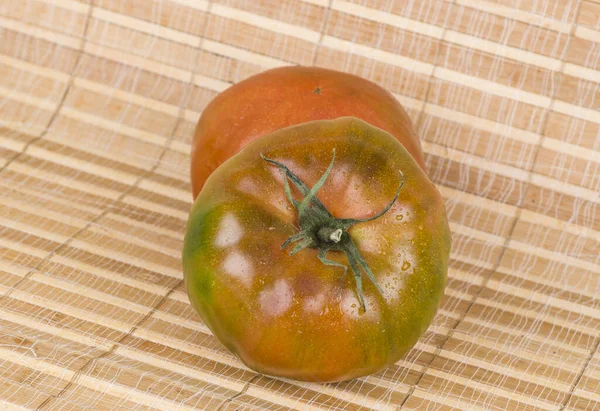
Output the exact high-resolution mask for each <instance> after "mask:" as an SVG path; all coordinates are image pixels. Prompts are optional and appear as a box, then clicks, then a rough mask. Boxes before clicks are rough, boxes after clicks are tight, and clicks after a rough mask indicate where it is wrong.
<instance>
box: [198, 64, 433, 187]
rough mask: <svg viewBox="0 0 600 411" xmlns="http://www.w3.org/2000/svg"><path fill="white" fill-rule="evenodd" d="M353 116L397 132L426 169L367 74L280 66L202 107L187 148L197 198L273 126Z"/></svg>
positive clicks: (402, 120) (395, 106)
mask: <svg viewBox="0 0 600 411" xmlns="http://www.w3.org/2000/svg"><path fill="white" fill-rule="evenodd" d="M344 116H352V117H357V118H360V119H362V120H364V121H366V122H367V123H369V124H371V125H373V126H375V127H379V128H381V129H383V130H385V131H387V132H389V133H390V134H392V135H393V136H394V137H396V138H397V139H398V140H399V141H400V142H401V143H402V144H403V145H404V147H405V148H406V149H407V150H408V152H409V153H410V154H411V155H412V156H413V158H414V159H415V161H416V162H417V163H418V164H419V165H420V166H421V167H422V168H423V169H425V162H424V161H423V152H422V151H421V146H420V143H419V139H418V137H417V136H416V134H415V133H414V131H413V129H412V125H411V122H410V119H409V117H408V115H407V114H406V112H405V111H404V109H403V108H402V106H401V105H400V104H399V103H398V101H396V99H395V98H394V96H392V95H391V94H390V93H389V92H388V91H386V90H384V89H383V88H381V87H380V86H378V85H377V84H375V83H372V82H370V81H368V80H366V79H363V78H360V77H357V76H353V75H351V74H346V73H340V72H338V71H333V70H326V69H322V68H317V67H281V68H276V69H272V70H268V71H265V72H263V73H260V74H257V75H255V76H252V77H250V78H248V79H246V80H244V81H242V82H240V83H237V84H236V85H234V86H232V87H230V88H229V89H227V90H225V91H223V92H222V93H220V94H219V95H217V96H216V97H215V98H214V99H213V100H212V101H211V102H210V104H209V105H208V106H207V107H206V109H205V110H204V111H203V113H202V116H201V118H200V121H199V122H198V125H197V127H196V132H195V135H194V141H193V148H192V163H191V180H192V191H193V196H194V198H196V196H197V195H198V193H199V192H200V190H201V189H202V186H203V185H204V182H205V181H206V179H207V178H208V176H210V174H211V173H212V172H213V171H214V170H215V169H216V168H217V167H218V166H219V165H221V164H222V163H223V162H224V161H226V160H227V159H228V158H230V157H231V156H233V155H234V154H235V153H237V152H238V151H239V150H240V149H241V148H242V147H244V146H245V145H246V144H248V143H249V142H251V141H254V140H256V139H257V138H259V137H261V136H263V135H265V134H268V133H271V132H273V131H276V130H279V129H282V128H285V127H289V126H293V125H295V124H301V123H305V122H307V121H313V120H328V119H336V118H338V117H344Z"/></svg>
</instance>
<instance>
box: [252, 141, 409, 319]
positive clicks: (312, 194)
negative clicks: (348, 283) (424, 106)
mask: <svg viewBox="0 0 600 411" xmlns="http://www.w3.org/2000/svg"><path fill="white" fill-rule="evenodd" d="M260 156H261V157H262V159H263V160H265V161H268V162H269V163H271V164H273V165H275V166H277V167H278V168H279V170H280V171H281V174H282V175H283V180H284V191H285V195H286V197H287V199H288V200H289V202H290V203H291V204H292V206H294V208H295V209H296V210H298V225H299V227H300V231H299V232H297V233H295V234H293V235H292V236H290V237H289V238H288V239H287V240H285V242H284V243H283V244H282V245H281V248H282V249H283V248H285V247H287V246H288V245H290V244H293V243H297V244H296V245H295V246H294V248H293V249H292V251H291V252H290V255H294V254H296V253H297V252H299V251H300V250H303V249H305V248H313V249H318V250H319V260H320V261H321V262H322V263H323V264H325V265H331V266H336V267H342V268H343V269H344V275H345V274H346V271H347V270H348V267H346V266H345V265H343V264H340V263H337V262H335V261H332V260H329V259H327V257H326V255H327V252H328V251H342V252H344V254H346V258H347V259H348V263H349V264H350V268H351V269H352V273H353V274H354V279H355V282H356V290H357V294H358V299H359V301H360V305H361V307H362V309H363V311H365V312H366V311H367V309H366V306H365V301H364V295H363V289H362V276H361V272H360V269H361V268H362V270H363V271H364V272H365V274H366V275H367V277H369V279H370V280H371V282H372V283H373V285H374V286H375V288H376V289H377V291H378V292H379V293H380V294H382V295H383V291H382V290H381V287H379V284H377V279H376V278H375V275H374V274H373V272H372V271H371V268H370V267H369V265H368V264H367V263H366V262H365V260H364V258H363V257H362V255H361V254H360V252H359V250H358V248H357V247H356V244H355V243H354V241H353V240H352V238H351V237H350V234H349V233H348V229H349V228H350V227H352V226H353V225H354V224H357V223H364V222H367V221H372V220H375V219H377V218H379V217H381V216H382V215H384V214H385V213H387V212H388V211H389V209H390V208H392V205H393V204H394V202H395V201H396V200H397V199H398V196H399V195H400V190H401V189H402V186H403V185H404V174H403V173H402V172H401V171H400V175H401V177H402V181H401V182H400V185H399V186H398V190H397V191H396V195H395V196H394V198H393V199H392V201H391V202H390V203H389V204H388V205H387V206H386V207H385V208H384V209H383V210H381V211H380V212H379V213H377V214H375V215H374V216H372V217H369V218H363V219H355V218H335V217H334V216H333V215H332V214H331V213H330V212H329V210H327V207H325V205H323V203H322V202H321V201H320V200H319V198H318V197H317V195H316V194H317V192H318V191H319V189H320V188H321V187H322V186H323V184H325V181H326V180H327V177H328V176H329V173H330V172H331V169H332V168H333V163H334V161H335V149H333V157H332V159H331V162H330V163H329V167H327V170H325V173H323V175H322V176H321V178H320V179H319V181H318V182H317V183H316V184H315V185H314V186H313V187H312V188H311V189H309V188H308V186H307V185H306V184H305V183H304V182H303V181H302V180H301V179H300V178H299V177H298V176H296V175H295V174H294V173H293V172H292V171H290V169H289V168H287V166H285V165H284V164H282V163H280V162H278V161H275V160H272V159H269V158H266V157H265V156H263V154H262V153H261V154H260ZM288 179H289V180H290V181H291V182H292V183H293V184H294V186H295V187H296V188H297V189H298V190H299V191H300V193H302V195H303V196H304V198H303V199H302V201H300V202H298V201H297V200H295V199H294V198H293V197H292V191H291V189H290V185H289V182H288ZM342 278H343V277H342Z"/></svg>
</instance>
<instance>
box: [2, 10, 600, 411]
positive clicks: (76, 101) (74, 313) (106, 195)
mask: <svg viewBox="0 0 600 411" xmlns="http://www.w3.org/2000/svg"><path fill="white" fill-rule="evenodd" d="M293 64H304V65H311V64H315V65H318V66H324V67H330V68H335V69H338V70H344V71H348V72H352V73H355V74H358V75H361V76H364V77H367V78H369V79H372V80H374V81H376V82H377V83H379V84H381V85H382V86H384V87H385V88H387V89H388V90H390V91H392V92H393V93H394V94H395V95H396V96H397V98H398V99H399V100H400V101H401V102H402V103H403V104H404V105H405V107H406V108H407V110H408V111H409V114H410V115H411V117H412V119H413V121H414V124H415V127H416V129H417V130H418V133H419V135H420V136H421V137H422V139H423V145H424V149H425V152H426V160H427V166H428V168H429V170H430V174H431V177H432V179H433V180H434V182H435V183H436V185H437V186H438V187H439V189H440V191H441V193H442V194H443V195H444V197H445V198H446V206H447V209H448V213H449V218H450V220H451V228H452V230H453V233H454V234H453V235H454V245H453V252H452V261H451V268H450V272H449V276H450V280H449V285H448V288H447V293H446V298H445V300H444V303H443V306H442V308H441V310H440V311H439V314H438V316H437V317H436V319H435V322H434V324H433V325H432V326H431V327H430V328H429V330H428V331H427V333H426V334H425V336H424V337H423V338H422V339H421V341H420V342H419V343H418V344H417V345H416V346H415V348H414V349H413V350H412V352H411V353H410V354H409V355H408V356H407V357H406V358H405V359H404V360H402V361H400V362H399V363H397V364H396V365H394V366H392V367H391V368H389V369H388V370H386V371H385V372H382V373H380V374H378V375H373V376H369V377H367V378H362V379H359V380H354V381H350V382H345V383H340V384H329V385H318V384H306V383H298V382H293V381H284V380H277V379H272V378H267V377H264V376H261V375H258V374H256V373H254V372H252V371H249V370H248V369H246V368H245V367H243V366H242V365H241V363H240V362H239V361H238V360H237V359H236V358H234V357H233V356H232V355H231V354H230V353H228V352H227V351H226V350H225V349H224V348H223V347H222V346H221V345H220V344H219V343H218V342H217V341H216V340H215V338H214V337H213V336H212V335H211V334H210V332H209V331H208V330H207V328H206V327H205V326H204V325H203V324H202V322H201V321H200V319H199V317H198V316H197V315H196V314H195V313H194V311H193V310H192V309H191V308H190V306H189V305H188V302H187V297H186V295H185V293H184V289H183V285H182V273H181V267H180V249H181V246H182V236H183V230H184V226H185V222H186V219H187V212H188V210H189V207H190V205H191V195H190V188H189V183H188V164H189V155H188V153H189V151H190V140H191V136H192V131H193V127H194V125H195V122H196V121H197V119H198V117H199V115H200V113H201V112H202V110H203V108H204V107H205V106H206V104H207V103H208V102H209V101H210V100H211V99H212V98H213V97H214V96H215V95H216V94H217V93H218V92H219V91H221V90H223V89H225V88H227V87H228V86H230V85H231V84H233V83H235V82H238V81H240V80H242V79H244V78H247V77H248V76H250V75H252V74H255V73H257V72H260V71H262V70H264V69H267V68H271V67H277V66H281V65H293ZM599 108H600V2H599V1H598V0H583V1H578V0H543V1H542V0H485V1H483V0H478V1H475V0H453V1H441V0H439V1H438V0H428V1H395V2H388V1H385V0H353V1H352V2H347V1H338V0H304V1H297V2H295V1H291V0H265V1H243V0H227V1H226V0H223V1H220V0H219V1H206V0H168V1H167V0H154V1H151V0H93V1H92V0H79V1H78V0H0V408H2V409H3V408H9V409H12V408H13V407H14V408H16V407H17V406H22V407H26V408H41V409H73V410H80V409H91V410H103V409H107V410H108V409H132V410H138V409H139V410H142V409H163V410H174V409H192V408H199V409H207V410H216V409H221V410H265V409H269V410H288V409H296V410H304V409H320V410H357V409H369V408H373V409H377V410H397V409H400V408H401V407H403V408H404V409H419V410H451V409H460V410H467V409H468V410H480V409H486V410H505V409H506V410H525V409H527V410H561V411H562V410H588V411H592V410H600V351H599V349H598V346H599V343H600V257H599V255H600V194H599V192H600V154H599V152H600V111H599Z"/></svg>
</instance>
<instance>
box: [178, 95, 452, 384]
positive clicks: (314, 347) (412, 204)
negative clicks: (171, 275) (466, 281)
mask: <svg viewBox="0 0 600 411" xmlns="http://www.w3.org/2000/svg"><path fill="white" fill-rule="evenodd" d="M330 92H332V93H333V91H332V90H330ZM326 93H327V88H326V87H325V86H323V95H325V94H326ZM342 94H343V93H342ZM315 98H319V97H318V96H317V97H315ZM267 99H268V98H267ZM358 100H359V99H358V98H355V101H357V102H358ZM375 100H376V99H375ZM282 104H283V105H286V104H287V102H286V101H283V102H282ZM307 104H308V103H307ZM356 104H357V105H358V104H359V103H356ZM371 104H375V105H376V104H377V102H376V101H375V102H372V103H371ZM382 104H383V103H382ZM385 104H387V103H385ZM390 104H391V103H390ZM380 107H381V106H380ZM249 110H250V111H253V110H256V109H255V108H250V109H249ZM332 111H334V109H333V108H332ZM373 111H377V110H373ZM262 115H263V116H267V117H268V112H264V113H263V114H262ZM220 116H222V117H220V118H224V117H223V116H225V114H220ZM373 116H380V113H374V114H373ZM274 117H275V118H277V117H278V114H274ZM211 121H212V120H211V119H206V122H208V123H210V122H211ZM402 121H403V120H401V121H400V123H402ZM201 122H202V121H201ZM257 122H258V123H263V122H266V120H265V121H261V120H256V119H254V120H252V123H253V124H254V123H257ZM280 123H281V121H279V120H278V124H280ZM400 123H399V124H400ZM380 125H381V123H380ZM230 126H231V125H230V124H223V125H222V127H223V128H222V129H220V131H221V132H222V130H223V129H227V130H230V131H229V132H230V133H233V134H234V135H241V134H240V133H241V132H239V133H237V134H236V133H235V130H234V128H232V127H230ZM388 126H389V124H388ZM204 127H205V126H199V129H200V134H201V135H203V137H202V138H201V139H200V143H201V145H200V146H202V144H205V145H204V146H202V147H204V148H203V150H207V149H209V147H213V148H215V151H214V152H213V151H209V152H206V153H203V156H204V157H203V158H209V157H210V155H212V154H213V153H214V155H215V157H216V160H215V162H214V163H213V164H212V165H209V166H206V167H204V168H203V167H202V166H203V165H202V164H201V163H198V160H196V163H195V166H194V167H195V168H194V170H204V171H198V173H199V174H198V175H197V176H196V183H197V185H196V189H197V190H199V189H200V188H201V187H202V190H201V191H199V194H198V197H197V198H196V201H195V203H194V206H193V208H192V210H191V213H190V217H189V221H188V226H187V233H186V237H185V242H184V249H183V268H184V275H185V281H186V287H187V290H188V294H189V297H190V301H191V303H192V304H193V306H194V307H195V308H196V309H197V310H198V312H199V313H200V315H201V316H202V318H203V319H204V321H205V322H206V324H207V325H208V327H209V328H210V329H211V330H212V332H213V333H214V335H215V336H216V337H217V338H218V339H219V340H220V341H221V342H222V343H223V344H224V345H225V346H226V347H228V348H229V349H230V350H231V351H232V352H234V353H236V354H237V355H238V356H239V358H240V359H241V360H242V361H243V362H244V363H245V364H246V365H247V366H249V367H250V368H252V369H254V370H257V371H259V372H262V373H265V374H270V375H277V376H283V377H289V378H294V379H299V380H307V381H321V382H325V381H342V380H347V379H351V378H355V377H359V376H363V375H367V374H370V373H373V372H376V371H379V370H381V369H382V368H384V367H386V366H387V365H389V364H393V363H394V362H396V361H397V360H399V359H400V358H401V357H402V356H403V355H404V354H405V353H406V352H407V351H408V350H409V349H410V348H411V347H412V346H413V345H414V344H415V342H416V341H417V339H418V338H419V336H421V335H422V333H423V332H424V331H425V329H426V328H427V327H428V325H429V324H430V322H431V320H432V318H433V316H434V314H435V312H436V310H437V307H438V305H439V302H440V300H441V297H442V295H443V290H444V287H445V283H446V273H447V265H448V258H449V252H450V232H449V229H448V223H447V220H446V214H445V209H444V203H443V200H442V198H441V196H440V194H439V192H438V191H437V190H436V189H435V187H434V185H433V184H432V183H431V181H430V180H429V179H428V177H427V175H426V174H425V172H424V170H423V168H422V164H421V162H420V161H418V158H416V156H415V155H416V153H418V145H413V146H412V150H413V151H412V155H411V152H410V151H409V150H408V149H407V148H406V147H405V145H404V143H405V142H403V143H401V142H400V141H399V139H398V136H400V137H403V136H404V135H403V134H399V135H397V136H396V137H394V136H392V134H390V133H388V132H386V131H384V130H383V129H381V128H378V127H374V126H372V125H370V124H368V123H366V122H364V121H362V120H359V119H357V118H354V117H342V118H338V119H335V120H317V121H309V122H305V123H302V124H299V125H296V126H292V127H288V128H283V129H281V130H278V131H275V132H272V133H270V134H268V135H266V136H263V137H261V138H258V139H257V138H256V136H257V134H258V133H260V132H261V131H256V130H263V129H262V128H260V127H258V126H257V127H256V128H253V130H255V134H252V135H251V137H249V138H248V139H247V140H253V141H251V142H249V143H248V141H244V142H239V141H237V142H231V144H229V143H226V142H220V138H222V136H224V135H225V134H219V136H220V137H209V136H208V135H205V134H204V133H208V132H207V131H202V130H205V129H204ZM206 127H208V126H206ZM215 127H216V126H215ZM272 127H276V126H272ZM267 128H268V127H267ZM232 130H233V131H232ZM245 130H246V129H245ZM404 130H405V131H406V130H409V127H408V126H404ZM229 135H231V134H229ZM410 136H412V134H411V135H409V137H408V140H411V139H412V137H410ZM404 138H406V137H404ZM202 142H204V143H202ZM206 142H212V143H211V144H214V145H213V146H211V145H210V144H208V143H206ZM207 144H208V145H207ZM244 145H245V147H244V148H243V149H242V150H241V151H239V153H237V154H235V155H233V157H231V158H230V159H229V160H227V161H225V158H226V157H227V155H230V154H226V153H231V152H233V151H236V150H237V149H239V147H240V146H244ZM200 146H198V147H200ZM198 147H196V149H198ZM216 147H219V148H220V149H222V150H220V149H217V148H216ZM415 147H416V148H415ZM196 153H198V152H196ZM195 157H197V156H195ZM417 157H418V156H417ZM198 158H199V157H198ZM218 164H220V165H219V166H218ZM217 166H218V167H217ZM209 169H214V171H212V173H211V174H210V176H209V177H208V178H207V175H208V171H207V170H209ZM311 187H312V189H311ZM282 245H283V246H284V248H285V250H282ZM286 246H289V248H286ZM290 250H292V251H291V253H290Z"/></svg>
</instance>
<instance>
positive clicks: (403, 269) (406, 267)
mask: <svg viewBox="0 0 600 411" xmlns="http://www.w3.org/2000/svg"><path fill="white" fill-rule="evenodd" d="M409 268H410V262H408V261H404V264H402V271H406V270H408V269H409Z"/></svg>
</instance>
